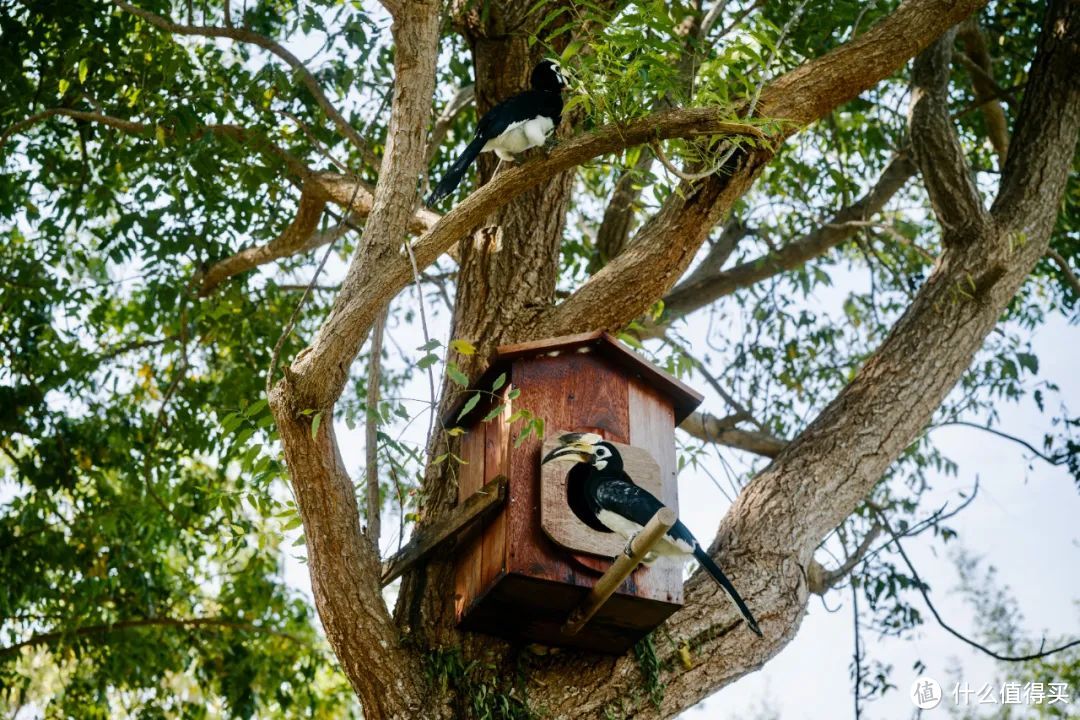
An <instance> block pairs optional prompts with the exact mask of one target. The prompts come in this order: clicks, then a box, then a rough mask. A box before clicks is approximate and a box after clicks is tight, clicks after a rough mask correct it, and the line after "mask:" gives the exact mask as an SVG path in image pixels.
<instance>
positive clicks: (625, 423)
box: [507, 353, 633, 587]
mask: <svg viewBox="0 0 1080 720" xmlns="http://www.w3.org/2000/svg"><path fill="white" fill-rule="evenodd" d="M513 378H514V385H515V386H516V387H517V388H519V389H520V390H521V395H519V396H518V397H517V399H515V400H514V406H515V408H519V409H521V408H523V409H526V410H529V411H530V412H532V413H533V414H534V415H536V416H537V417H541V418H543V419H544V426H545V428H551V429H552V430H554V429H556V428H572V429H574V430H576V431H591V432H598V433H601V434H602V435H604V437H607V438H609V439H611V440H614V441H617V442H626V441H627V440H629V435H630V419H629V417H628V414H627V412H628V409H627V380H626V378H625V377H624V376H623V375H622V374H621V373H619V372H618V371H616V370H615V369H614V368H612V367H611V366H610V365H609V364H608V363H606V362H605V361H604V360H603V359H601V358H599V357H597V356H596V355H595V354H591V353H585V354H579V353H571V354H564V355H558V356H556V357H550V356H546V355H545V356H540V357H533V358H519V359H516V360H514V365H513ZM513 431H514V430H513V429H512V432H513ZM540 447H541V441H540V440H539V439H538V438H536V437H535V436H533V437H530V438H528V439H527V440H525V442H523V443H522V444H521V446H520V447H518V448H515V449H513V450H512V451H511V460H510V472H511V475H510V477H511V479H512V482H511V486H512V490H511V493H510V503H509V509H508V513H507V514H508V515H509V523H510V527H509V542H510V547H509V549H508V554H507V570H508V571H509V572H516V573H521V574H523V575H527V576H529V577H533V578H539V579H545V580H553V581H556V582H563V583H569V584H572V585H578V586H581V587H591V586H592V584H593V583H594V582H595V580H596V578H597V577H598V576H599V574H598V573H595V572H592V571H589V570H587V569H585V568H584V567H583V566H579V565H578V564H577V563H576V562H575V561H574V560H573V559H572V558H571V557H570V556H569V555H568V553H567V552H566V551H565V550H562V549H561V548H559V547H557V546H556V545H555V544H554V543H552V542H551V540H550V539H548V537H547V536H546V535H545V534H544V531H543V529H542V528H541V524H540V504H541V496H540ZM632 580H633V578H631V581H632Z"/></svg>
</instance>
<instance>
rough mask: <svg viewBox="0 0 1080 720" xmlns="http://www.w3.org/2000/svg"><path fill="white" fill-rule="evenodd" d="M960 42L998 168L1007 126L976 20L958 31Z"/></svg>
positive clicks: (1002, 158)
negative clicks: (962, 45) (995, 154)
mask: <svg viewBox="0 0 1080 720" xmlns="http://www.w3.org/2000/svg"><path fill="white" fill-rule="evenodd" d="M959 37H960V41H961V42H963V44H964V54H963V55H962V57H961V59H962V60H963V62H964V66H965V67H966V68H967V69H968V71H969V72H970V73H971V84H972V87H974V89H975V101H976V102H978V103H980V104H981V105H982V114H983V118H984V119H985V120H986V134H987V135H988V136H989V138H990V144H991V145H993V146H994V151H995V152H996V153H997V155H998V161H999V162H1000V164H1001V165H1004V164H1005V158H1006V157H1008V154H1009V125H1008V123H1007V122H1006V120H1005V110H1004V109H1003V108H1002V107H1001V102H1000V101H999V100H998V98H999V97H1001V95H1002V90H1001V87H1000V86H999V85H998V84H997V82H995V80H994V74H993V73H994V68H993V63H992V61H991V59H990V50H989V49H988V48H987V45H986V36H985V35H983V31H982V28H980V27H979V18H978V17H977V16H974V15H973V16H972V17H970V18H968V19H967V20H965V21H964V22H962V23H961V24H960V28H959Z"/></svg>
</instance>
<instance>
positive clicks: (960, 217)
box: [909, 29, 986, 245]
mask: <svg viewBox="0 0 1080 720" xmlns="http://www.w3.org/2000/svg"><path fill="white" fill-rule="evenodd" d="M955 39H956V30H955V29H952V30H949V31H948V32H947V33H945V34H944V35H942V36H941V37H940V38H938V40H937V41H936V42H934V44H933V45H931V46H930V47H929V48H927V49H926V50H924V51H923V52H922V53H920V54H919V56H918V57H917V58H915V64H914V66H913V67H912V70H911V84H912V92H911V117H910V119H909V126H910V132H911V146H912V149H913V150H914V153H915V160H916V162H917V163H918V165H919V170H920V172H921V173H922V178H923V184H924V185H925V186H926V192H927V194H928V195H929V196H930V203H931V204H932V205H933V206H934V214H935V215H936V216H937V219H938V222H939V223H941V228H942V231H943V232H942V239H943V240H944V242H945V244H947V245H948V244H954V243H964V242H968V241H970V240H972V239H973V238H976V237H979V236H980V235H981V233H982V232H983V231H984V230H985V227H984V226H985V223H986V212H985V211H984V210H983V204H982V198H980V197H979V191H978V189H977V188H976V187H975V180H974V179H973V178H972V176H971V168H969V167H968V164H967V160H966V159H965V158H964V150H963V148H961V147H960V140H959V139H958V138H957V137H956V129H955V128H954V127H953V123H952V119H951V118H950V117H949V105H948V101H949V69H950V67H951V64H950V60H951V58H952V46H953V43H954V42H955Z"/></svg>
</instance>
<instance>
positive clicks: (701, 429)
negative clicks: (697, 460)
mask: <svg viewBox="0 0 1080 720" xmlns="http://www.w3.org/2000/svg"><path fill="white" fill-rule="evenodd" d="M679 429H680V430H685V431H686V432H687V433H689V434H690V435H693V436H694V437H696V438H698V439H699V440H704V441H706V442H711V443H716V444H718V445H726V446H728V447H733V448H735V449H737V450H745V451H746V452H751V453H754V454H755V455H762V456H764V457H770V458H771V457H776V456H777V455H779V454H780V451H781V450H783V449H784V446H785V445H787V441H786V440H782V439H780V438H778V437H776V436H775V435H770V434H768V433H765V432H761V431H759V430H740V429H739V428H734V427H731V426H730V425H729V424H728V423H726V422H724V419H723V418H718V417H716V416H715V415H710V414H709V413H703V412H694V413H691V414H690V416H689V417H687V418H686V419H685V420H683V421H682V424H681V425H679Z"/></svg>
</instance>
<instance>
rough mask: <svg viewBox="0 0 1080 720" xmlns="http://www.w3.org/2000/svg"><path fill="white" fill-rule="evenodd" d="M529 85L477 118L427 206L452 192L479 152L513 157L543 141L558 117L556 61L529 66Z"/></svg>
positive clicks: (560, 80)
mask: <svg viewBox="0 0 1080 720" xmlns="http://www.w3.org/2000/svg"><path fill="white" fill-rule="evenodd" d="M531 85H532V89H531V90H526V91H525V92H523V93H518V94H517V95H514V96H513V97H511V98H508V99H506V100H503V101H502V102H501V103H499V104H498V105H496V106H495V107H493V108H491V110H488V111H487V113H485V114H484V117H482V118H480V122H479V123H478V124H477V126H476V137H475V138H473V141H472V142H471V143H469V144H468V146H467V147H466V148H465V151H464V152H462V153H461V156H460V157H459V158H458V159H457V160H455V161H454V164H453V165H451V166H450V169H449V170H448V171H447V173H446V175H445V176H444V177H443V179H442V180H440V181H439V184H438V185H436V186H435V189H434V190H432V191H431V193H430V194H429V195H428V196H427V200H425V201H424V203H425V204H426V205H427V206H428V207H431V206H432V205H434V204H435V203H437V202H439V201H440V200H442V199H443V198H444V197H446V196H447V195H449V194H450V193H452V192H454V189H455V188H456V187H457V186H458V184H459V183H460V182H461V179H462V178H463V177H465V171H466V170H468V169H469V165H471V164H472V162H473V160H475V159H476V156H477V155H479V154H480V153H482V152H488V151H494V152H495V154H496V155H498V156H499V159H500V160H513V159H514V155H516V154H518V153H520V152H525V151H526V150H528V149H529V148H532V147H539V146H540V145H543V144H544V143H545V142H547V138H548V135H550V134H551V132H552V131H553V130H554V129H555V128H556V127H557V126H558V125H559V120H560V119H561V118H562V106H563V103H562V90H563V88H564V87H566V80H565V79H564V78H563V76H562V73H561V72H559V65H558V63H556V62H555V61H554V60H541V61H540V62H539V63H538V64H537V66H536V67H535V68H533V71H532V79H531Z"/></svg>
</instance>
